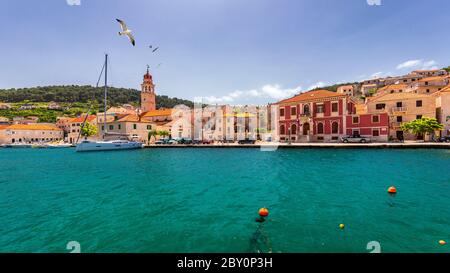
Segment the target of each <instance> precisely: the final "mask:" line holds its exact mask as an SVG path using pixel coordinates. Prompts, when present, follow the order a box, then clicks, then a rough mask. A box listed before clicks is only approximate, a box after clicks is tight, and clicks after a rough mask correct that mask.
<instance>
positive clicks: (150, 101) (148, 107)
mask: <svg viewBox="0 0 450 273" xmlns="http://www.w3.org/2000/svg"><path fill="white" fill-rule="evenodd" d="M153 110H156V95H155V85H154V84H153V78H152V75H150V73H149V71H148V66H147V73H146V74H145V75H144V81H143V82H142V84H141V111H142V112H143V113H145V112H148V111H153Z"/></svg>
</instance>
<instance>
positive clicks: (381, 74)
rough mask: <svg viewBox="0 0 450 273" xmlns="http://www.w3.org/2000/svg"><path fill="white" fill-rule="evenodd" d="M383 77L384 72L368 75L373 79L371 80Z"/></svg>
mask: <svg viewBox="0 0 450 273" xmlns="http://www.w3.org/2000/svg"><path fill="white" fill-rule="evenodd" d="M383 75H384V72H383V71H379V72H376V73H373V74H372V75H370V77H371V78H373V79H376V78H380V77H381V76H383Z"/></svg>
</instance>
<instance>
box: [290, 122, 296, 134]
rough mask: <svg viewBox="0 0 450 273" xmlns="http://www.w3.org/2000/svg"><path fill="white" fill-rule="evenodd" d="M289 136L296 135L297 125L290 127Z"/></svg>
mask: <svg viewBox="0 0 450 273" xmlns="http://www.w3.org/2000/svg"><path fill="white" fill-rule="evenodd" d="M291 134H293V135H296V134H297V125H295V124H292V126H291Z"/></svg>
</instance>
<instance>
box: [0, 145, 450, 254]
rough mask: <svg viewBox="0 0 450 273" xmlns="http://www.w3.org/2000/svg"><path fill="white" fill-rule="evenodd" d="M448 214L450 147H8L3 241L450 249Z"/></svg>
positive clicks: (0, 170) (215, 248) (224, 248)
mask: <svg viewBox="0 0 450 273" xmlns="http://www.w3.org/2000/svg"><path fill="white" fill-rule="evenodd" d="M391 185H395V186H396V187H397V189H398V194H397V195H396V196H395V197H392V196H389V195H388V194H387V192H386V190H387V188H388V187H389V186H391ZM263 206H266V207H268V208H269V210H270V215H269V217H268V220H267V221H266V222H265V223H263V224H262V226H261V227H260V228H258V225H259V224H258V223H256V222H255V221H254V219H255V218H256V217H257V212H258V209H259V208H260V207H263ZM449 216H450V150H390V149H379V150H365V149H350V150H347V149H296V150H294V149H292V150H286V149H283V150H278V151H276V152H261V151H260V150H259V149H174V148H171V149H145V150H135V151H118V152H93V153H76V152H75V151H74V150H73V149H0V252H69V251H68V250H66V244H67V242H69V241H78V242H79V243H80V245H81V251H82V252H250V251H252V252H253V251H261V252H268V251H273V252H369V250H367V249H366V245H367V243H368V242H370V241H378V242H379V243H380V245H381V251H382V252H450V244H447V245H445V246H440V245H439V244H438V241H439V240H441V239H442V240H446V241H447V242H448V243H450V217H449ZM340 223H344V224H345V225H346V227H345V229H344V230H340V229H339V227H338V226H339V224H340Z"/></svg>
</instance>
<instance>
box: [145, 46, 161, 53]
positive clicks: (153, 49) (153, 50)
mask: <svg viewBox="0 0 450 273" xmlns="http://www.w3.org/2000/svg"><path fill="white" fill-rule="evenodd" d="M148 48H150V49H152V53H153V52H155V51H156V50H158V49H159V46H157V47H155V48H153V45H149V46H148Z"/></svg>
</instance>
